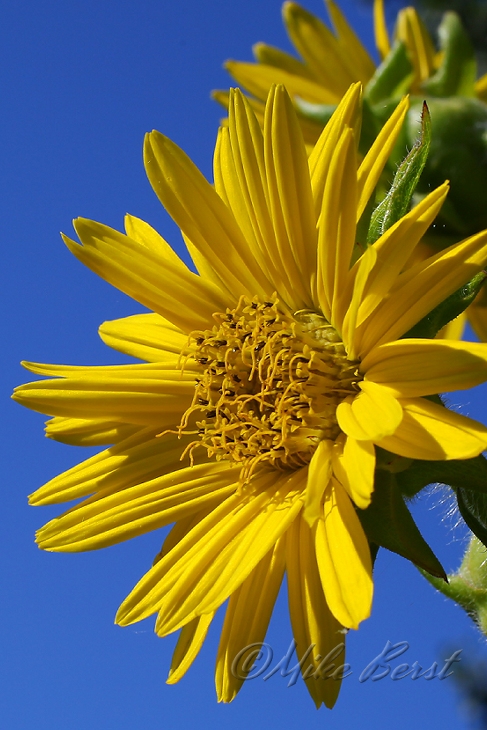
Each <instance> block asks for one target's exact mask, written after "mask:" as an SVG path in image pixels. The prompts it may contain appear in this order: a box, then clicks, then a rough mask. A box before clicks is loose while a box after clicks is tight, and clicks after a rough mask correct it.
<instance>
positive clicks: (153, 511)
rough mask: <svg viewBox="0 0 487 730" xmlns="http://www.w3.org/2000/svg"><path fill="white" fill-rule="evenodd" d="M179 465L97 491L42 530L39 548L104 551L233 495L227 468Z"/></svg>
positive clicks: (223, 465)
mask: <svg viewBox="0 0 487 730" xmlns="http://www.w3.org/2000/svg"><path fill="white" fill-rule="evenodd" d="M178 466H179V468H178ZM181 466H182V465H181V462H180V463H179V464H178V465H174V468H173V469H172V470H171V471H170V472H169V473H167V474H165V475H163V476H159V477H156V478H154V479H149V480H147V481H140V482H139V483H137V481H138V480H137V481H136V483H135V484H134V486H127V487H126V488H125V489H117V490H113V489H108V490H107V491H106V492H105V491H103V490H100V491H99V493H98V494H96V495H94V496H93V497H90V498H89V499H87V500H85V501H84V502H81V503H80V504H77V505H75V506H74V507H72V508H71V509H70V510H69V511H68V512H66V513H65V514H64V515H62V516H60V517H56V518H55V519H54V520H52V521H51V522H48V523H47V525H45V526H44V527H43V528H41V529H40V530H39V531H38V533H37V543H38V545H39V547H40V548H42V549H43V550H51V551H56V552H80V551H83V550H97V549H99V548H103V547H108V546H109V545H115V544H117V543H119V542H122V541H125V540H130V539H131V538H133V537H137V536H138V535H143V534H145V533H146V532H150V531H152V530H157V529H159V528H161V527H164V526H165V525H168V524H170V523H171V522H175V521H177V520H179V519H184V518H185V517H187V516H188V515H190V514H193V513H195V512H198V511H200V510H202V509H206V508H207V507H216V506H217V505H218V504H219V503H220V502H222V501H223V500H224V499H226V497H228V496H229V495H230V494H232V493H233V492H234V491H235V486H234V474H233V472H232V469H231V467H230V466H229V465H228V463H225V462H223V463H220V464H214V463H211V464H201V465H199V466H190V467H185V468H181Z"/></svg>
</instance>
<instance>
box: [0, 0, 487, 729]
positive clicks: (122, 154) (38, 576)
mask: <svg viewBox="0 0 487 730" xmlns="http://www.w3.org/2000/svg"><path fill="white" fill-rule="evenodd" d="M306 6H307V7H308V8H309V9H310V10H312V11H314V12H316V13H320V14H322V15H323V14H324V11H323V6H322V3H321V1H320V0H307V2H306ZM341 6H342V8H343V9H344V10H345V11H346V12H347V14H348V17H349V18H350V19H351V21H352V23H353V24H354V25H355V27H356V28H357V29H359V30H360V32H361V34H362V36H363V37H364V39H365V40H366V41H367V42H368V43H369V44H370V41H371V11H370V8H369V7H367V5H366V4H358V5H354V4H353V3H352V1H351V0H347V1H345V0H343V1H342V2H341ZM2 10H3V12H2V15H3V19H2V27H1V29H0V36H1V40H0V56H1V61H0V76H1V81H0V89H1V94H2V107H3V112H2V115H1V118H0V125H1V127H2V137H1V138H2V145H1V156H2V159H1V163H2V164H1V169H2V175H1V182H0V185H1V193H0V194H1V203H2V208H3V213H2V231H1V234H2V235H1V237H2V254H1V256H2V272H3V274H4V283H3V286H2V296H3V297H4V302H3V306H2V312H3V316H2V317H1V327H2V329H3V333H2V342H3V343H5V344H6V347H5V346H4V348H3V356H4V362H3V365H2V376H3V378H2V379H3V382H4V385H5V389H4V390H5V392H4V398H3V403H4V409H5V414H4V416H3V419H2V427H3V429H4V432H3V434H2V438H1V439H0V444H1V448H2V449H4V450H5V453H4V454H3V455H2V460H1V464H2V468H3V470H4V474H3V477H2V480H1V484H2V487H1V488H2V529H1V533H0V534H1V539H2V541H3V545H1V546H0V562H1V565H2V590H3V597H2V601H1V605H0V611H1V613H2V618H1V621H0V634H1V642H2V647H1V657H2V673H3V674H2V678H1V683H0V698H1V699H0V701H1V705H2V706H1V708H0V717H1V718H2V727H5V728H7V729H8V730H24V729H25V728H30V727H35V728H36V730H44V729H47V728H49V730H57V729H58V728H59V729H60V730H61V729H62V730H65V729H66V730H78V728H79V729H81V728H83V729H84V728H90V730H102V729H103V730H104V729H105V728H117V730H133V728H144V730H158V729H159V728H171V729H172V728H174V729H176V730H178V729H179V728H188V727H192V726H195V727H199V728H212V729H214V728H217V729H219V728H232V730H239V729H240V728H246V729H247V728H249V727H251V728H255V729H260V728H266V729H267V728H270V727H291V726H295V725H297V724H299V725H300V726H303V727H306V728H307V729H312V728H321V727H326V728H328V729H329V730H334V729H335V728H361V730H367V729H368V728H382V727H394V728H395V729H396V730H405V729H406V728H410V727H411V726H412V725H414V726H415V727H419V728H423V727H430V728H436V727H448V728H451V729H452V730H455V729H456V728H464V727H467V725H466V724H465V723H466V721H465V719H464V716H463V715H462V714H461V709H460V707H459V702H458V697H457V695H456V693H455V691H454V686H453V682H452V680H451V678H450V679H448V678H447V679H445V680H444V681H439V680H438V679H434V680H431V681H426V680H425V679H418V680H416V681H412V680H411V679H410V678H405V679H402V680H400V681H392V680H391V679H390V678H389V677H387V678H385V679H383V680H381V681H379V682H371V681H368V682H365V683H360V682H359V680H358V678H359V675H360V673H361V672H362V670H363V669H364V668H365V667H366V666H367V664H368V663H369V662H370V661H372V660H373V658H374V657H375V656H376V655H378V654H379V653H380V652H381V650H382V649H383V648H384V646H385V644H386V642H387V641H388V640H389V641H391V642H392V643H396V642H400V641H407V642H409V645H410V648H409V650H408V651H407V652H406V653H405V654H404V655H403V657H401V659H399V660H396V661H395V662H393V663H392V665H393V666H395V665H397V664H398V663H400V662H407V663H409V664H413V663H414V662H415V661H418V662H419V664H420V665H422V666H423V667H424V668H426V667H429V666H430V665H431V664H432V663H433V662H434V661H437V662H438V663H439V664H440V666H441V665H442V664H443V660H444V659H445V658H446V657H447V656H449V655H450V654H451V653H452V652H453V651H455V650H458V649H463V656H464V657H466V658H468V657H472V656H475V655H476V654H477V652H478V651H479V646H480V640H479V639H478V637H477V635H476V633H475V631H474V629H473V627H472V626H471V624H470V622H469V620H468V619H467V618H466V617H465V616H464V615H463V614H462V612H461V611H460V610H459V609H457V608H456V607H455V606H454V605H452V604H450V603H448V602H447V601H446V599H443V598H442V597H441V596H439V595H437V594H435V593H434V591H433V590H432V589H431V588H430V586H429V585H428V584H427V583H426V582H425V581H424V579H423V578H422V577H421V576H420V575H419V573H417V572H416V570H415V569H414V568H413V567H412V566H411V565H410V564H408V563H406V562H405V561H404V560H403V559H401V558H399V557H398V556H395V555H392V554H390V553H386V552H385V551H382V552H381V554H380V555H379V559H378V562H377V569H376V599H375V605H374V612H373V616H372V618H371V619H370V620H369V621H368V622H366V623H365V624H363V626H362V627H361V628H360V630H359V631H358V632H351V633H350V634H349V637H348V662H349V663H350V664H351V668H352V674H351V676H350V677H348V678H347V679H345V680H344V682H343V687H342V693H341V696H340V698H339V700H338V703H337V706H336V707H335V709H334V710H333V711H331V712H330V711H328V710H326V709H322V710H320V711H319V712H317V711H316V710H315V709H314V705H313V703H312V701H311V699H310V698H309V696H308V694H307V692H306V690H305V688H304V685H303V683H302V682H301V681H298V683H297V684H296V686H294V687H289V688H288V687H287V686H286V685H287V682H288V680H287V679H285V678H283V677H281V676H274V677H273V678H272V679H270V680H268V681H267V682H264V681H263V680H262V679H260V678H258V679H255V680H253V681H249V682H248V683H247V685H246V686H245V687H244V688H243V690H242V692H241V693H240V695H239V696H238V698H237V700H236V701H235V702H234V703H233V704H232V705H230V706H222V705H217V703H216V700H215V693H214V685H213V671H214V661H215V654H216V647H217V640H218V627H216V626H215V627H214V630H213V631H212V633H211V635H210V637H209V639H208V640H207V642H206V645H205V647H204V649H203V651H202V652H201V655H200V656H199V658H198V660H197V661H196V663H195V665H194V666H193V668H192V669H191V670H190V672H189V674H188V675H187V676H186V678H185V679H184V680H183V681H182V682H181V683H180V684H179V685H176V686H175V687H169V686H166V685H165V684H164V680H165V677H166V673H167V670H168V667H169V661H170V656H171V651H172V647H173V644H174V641H173V639H172V638H169V639H164V640H162V639H158V638H157V637H156V636H155V635H154V634H153V631H152V626H153V621H152V620H147V621H145V622H143V623H141V624H139V625H136V626H133V627H130V628H126V629H121V628H118V627H115V626H114V625H113V617H114V614H115V611H116V609H117V607H118V605H119V604H120V602H121V601H122V600H123V598H124V597H125V595H126V594H127V593H128V592H129V591H130V590H131V588H132V587H133V585H134V584H135V582H136V581H137V580H138V578H139V577H140V576H141V575H142V573H144V572H145V571H146V569H147V568H148V567H149V565H150V564H151V561H152V559H153V556H154V555H155V553H157V551H158V550H159V547H160V543H161V535H160V534H155V533H152V534H149V535H146V536H144V537H141V538H139V539H137V540H132V541H130V542H128V543H125V544H122V545H118V546H116V547H113V548H110V549H108V550H104V551H101V552H94V553H87V554H80V555H54V554H48V553H42V552H40V551H39V550H38V549H37V548H36V547H35V545H34V542H33V534H34V531H35V529H36V528H37V527H39V526H40V525H42V524H43V523H44V522H46V521H47V520H48V519H50V518H51V517H53V516H55V515H57V514H59V513H60V511H61V508H59V507H53V508H31V507H28V506H27V503H26V495H27V494H28V493H30V492H32V491H33V490H34V489H36V488H37V487H38V486H40V485H41V484H42V483H44V482H45V481H47V480H48V479H49V478H51V477H52V476H54V475H55V474H57V473H59V472H60V471H63V470H64V469H66V468H68V467H69V466H71V465H73V464H74V463H76V462H78V461H80V460H81V459H82V458H83V457H86V456H88V455H89V454H88V452H87V451H85V452H83V451H82V450H81V449H75V448H71V447H68V446H63V445H60V444H56V443H54V442H51V441H48V440H46V439H45V438H44V437H43V435H42V423H43V418H42V417H41V416H39V415H37V414H34V413H31V412H28V411H24V410H23V409H21V408H20V407H19V406H17V405H15V404H13V403H10V402H8V400H7V399H8V394H9V392H10V390H11V389H12V387H13V386H14V385H16V384H19V383H21V382H23V381H25V380H26V379H28V378H29V376H28V374H25V373H24V372H23V371H22V370H21V368H20V366H19V365H18V362H19V361H20V360H21V359H30V360H37V361H41V362H42V361H44V362H63V363H79V364H109V363H113V362H121V361H122V358H121V356H118V355H117V354H116V353H113V352H111V351H110V350H108V348H106V347H105V346H104V345H103V344H102V343H101V341H100V340H99V339H98V336H97V327H98V325H99V324H100V323H101V322H102V321H103V320H106V319H114V318H117V317H122V316H126V315H129V314H132V313H135V312H138V311H142V310H141V308H140V306H139V305H137V304H135V303H133V302H132V301H131V300H129V299H128V298H127V297H125V296H124V295H122V294H120V293H119V292H118V291H116V290H114V289H112V288H111V287H110V286H109V285H108V284H106V283H105V282H103V281H101V280H99V279H97V277H96V276H95V275H94V274H92V273H90V272H89V271H88V270H85V269H84V268H83V266H82V265H81V264H80V263H78V262H77V261H76V260H75V259H74V258H73V257H72V256H71V255H70V254H69V253H68V252H67V250H65V248H64V246H63V244H62V242H61V239H60V236H59V231H60V230H63V231H65V232H66V233H68V234H69V233H70V230H71V219H72V218H74V217H76V216H78V215H82V216H85V217H89V218H94V219H96V220H100V221H102V222H104V223H107V224H109V225H111V226H114V227H116V228H120V227H121V226H122V220H123V215H124V213H125V212H130V213H132V214H134V215H136V216H139V217H141V218H144V219H146V220H147V221H149V222H150V223H151V224H152V225H153V226H155V227H156V228H158V229H159V230H160V231H161V233H162V234H163V235H164V236H165V237H166V238H167V239H169V240H171V241H173V242H174V245H175V246H179V245H180V239H179V235H178V234H177V232H176V229H175V228H174V226H173V224H172V223H171V222H170V220H169V219H168V217H167V216H166V214H165V213H164V211H163V210H162V209H161V207H160V205H159V203H158V201H157V199H156V197H155V195H154V193H153V192H152V190H151V188H150V185H149V183H148V182H147V180H146V177H145V173H144V170H143V167H142V160H141V149H142V139H143V135H144V133H145V132H146V131H148V130H150V129H152V128H157V129H159V130H160V131H162V132H164V133H165V134H167V135H169V136H171V137H172V138H173V139H174V140H175V141H176V142H177V143H178V144H180V145H181V146H182V147H183V148H184V149H185V150H186V151H187V152H188V153H189V154H190V156H191V157H192V158H193V159H194V160H195V162H196V163H197V164H198V165H199V166H200V167H201V168H202V170H203V171H204V172H205V174H207V175H209V174H210V170H211V155H212V149H213V144H214V140H215V135H216V130H217V124H218V120H219V118H220V116H221V115H222V110H221V109H220V108H219V107H218V106H217V105H216V104H215V103H213V102H212V101H211V100H210V98H209V92H210V90H211V89H212V88H225V87H226V86H228V84H229V80H228V78H227V76H226V74H225V73H224V72H223V71H222V70H221V63H222V61H223V60H224V59H226V58H229V57H233V58H237V59H242V60H245V59H250V47H251V45H252V43H253V42H255V41H259V40H265V41H267V42H269V43H272V44H275V45H279V46H281V47H287V41H286V37H285V33H284V31H283V29H282V25H281V20H280V0H245V1H243V0H234V1H233V2H228V0H211V1H210V2H206V3H203V2H199V1H198V0H178V2H170V1H169V0H141V1H139V2H135V1H134V0H128V1H126V2H124V3H120V2H114V0H103V2H99V1H98V2H94V1H93V0H85V1H84V2H74V1H73V0H67V2H66V0H64V2H61V1H60V0H59V1H55V0H44V1H43V2H42V3H41V2H33V0H30V2H29V1H27V2H13V1H12V0H10V2H9V1H8V0H7V2H4V3H3V6H2ZM452 403H453V404H454V405H455V406H460V407H461V408H462V412H464V413H468V414H469V415H472V416H474V417H478V418H482V416H483V417H484V419H485V405H486V391H485V390H483V391H482V390H480V391H479V392H478V393H476V394H475V395H472V394H464V395H462V396H461V397H460V396H459V397H458V398H457V397H455V398H454V399H452ZM450 506H451V504H450V500H449V498H448V497H445V495H444V494H443V493H433V494H430V495H429V496H427V495H424V496H422V497H421V499H419V500H418V501H417V504H416V505H414V508H413V509H414V513H415V515H416V516H417V519H418V522H419V524H420V525H421V528H422V530H423V532H424V534H425V536H426V537H427V538H428V539H429V541H430V542H431V544H432V545H433V547H434V549H435V550H436V551H437V553H438V555H439V556H440V558H441V560H442V561H443V563H444V565H445V567H446V568H447V570H452V569H453V568H455V567H456V566H457V565H458V562H459V559H460V556H461V554H462V551H463V549H464V546H465V540H464V536H465V530H464V528H462V527H461V526H460V527H456V522H457V518H456V516H449V508H450ZM291 638H292V637H291V631H290V626H289V622H288V618H287V605H286V596H285V595H282V596H281V597H280V600H279V603H278V606H277V609H276V612H275V615H274V618H273V622H272V624H271V629H270V633H269V637H268V641H269V643H270V645H271V646H272V647H273V649H274V657H275V661H277V660H278V659H279V658H280V657H281V656H282V655H283V654H284V653H285V652H286V650H287V648H288V646H289V644H290V642H291Z"/></svg>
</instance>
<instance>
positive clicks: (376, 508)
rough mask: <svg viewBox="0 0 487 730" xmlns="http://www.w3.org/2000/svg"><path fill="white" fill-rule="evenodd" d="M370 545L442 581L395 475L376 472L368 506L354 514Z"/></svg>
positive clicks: (441, 569)
mask: <svg viewBox="0 0 487 730" xmlns="http://www.w3.org/2000/svg"><path fill="white" fill-rule="evenodd" d="M357 513H358V516H359V518H360V521H361V523H362V526H363V528H364V530H365V533H366V535H367V538H368V539H369V540H370V542H373V543H375V544H376V545H380V546H381V547H385V548H387V549H388V550H392V552H395V553H398V554H399V555H402V556H403V557H404V558H406V559H407V560H411V562H413V563H415V565H417V566H418V567H420V568H424V570H427V571H428V572H429V573H431V574H432V575H436V576H438V577H439V578H443V579H446V573H445V571H444V570H443V567H442V565H441V563H440V562H439V560H438V558H437V557H436V556H435V554H434V553H433V551H432V550H431V548H430V546H429V545H428V543H427V542H426V541H425V540H424V538H423V537H422V535H421V533H420V531H419V530H418V528H417V526H416V523H415V522H414V520H413V518H412V517H411V513H410V512H409V510H408V508H407V507H406V504H405V503H404V499H403V497H402V495H401V493H400V491H399V489H398V487H397V483H396V480H395V475H394V474H391V473H390V472H386V471H381V470H378V471H377V472H376V480H375V487H374V494H373V497H372V502H371V504H370V506H369V507H367V509H365V510H357Z"/></svg>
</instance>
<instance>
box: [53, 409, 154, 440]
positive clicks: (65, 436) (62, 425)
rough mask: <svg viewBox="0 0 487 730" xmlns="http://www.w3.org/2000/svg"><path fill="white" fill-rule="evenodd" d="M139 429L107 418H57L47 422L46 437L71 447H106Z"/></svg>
mask: <svg viewBox="0 0 487 730" xmlns="http://www.w3.org/2000/svg"><path fill="white" fill-rule="evenodd" d="M139 428H140V426H135V425H133V424H130V423H117V421H110V420H108V419H107V418H69V417H67V416H66V417H65V416H55V417H54V418H51V419H50V420H49V421H46V436H47V438H50V439H53V440H54V441H60V442H61V443H63V444H70V445H71V446H106V445H107V444H114V443H118V442H119V441H123V440H124V439H125V438H127V437H128V436H131V435H132V434H133V433H135V432H136V431H138V430H139Z"/></svg>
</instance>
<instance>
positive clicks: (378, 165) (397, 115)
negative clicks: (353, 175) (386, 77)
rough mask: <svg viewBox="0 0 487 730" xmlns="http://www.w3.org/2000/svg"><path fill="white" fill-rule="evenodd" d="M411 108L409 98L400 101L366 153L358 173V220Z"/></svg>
mask: <svg viewBox="0 0 487 730" xmlns="http://www.w3.org/2000/svg"><path fill="white" fill-rule="evenodd" d="M408 108H409V99H408V97H405V98H404V99H402V101H400V102H399V104H398V105H397V107H396V108H395V109H394V111H393V112H392V114H391V116H390V117H389V119H388V120H387V122H386V123H385V124H384V126H383V127H382V129H381V131H380V132H379V134H378V135H377V137H376V139H375V140H374V142H373V144H372V146H371V147H370V149H369V151H368V152H367V154H366V155H365V157H364V159H363V161H362V164H361V165H360V167H359V170H358V173H357V190H358V204H357V221H358V220H359V219H360V217H361V215H362V213H363V212H364V210H365V206H366V205H367V203H368V201H369V198H370V196H371V195H372V193H373V191H374V189H375V186H376V185H377V183H378V182H379V178H380V176H381V174H382V171H383V169H384V167H385V164H386V162H387V160H388V159H389V157H390V155H391V152H392V150H393V148H394V145H395V144H396V142H397V139H398V137H399V134H400V132H401V129H402V125H403V123H404V119H405V117H406V113H407V110H408Z"/></svg>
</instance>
